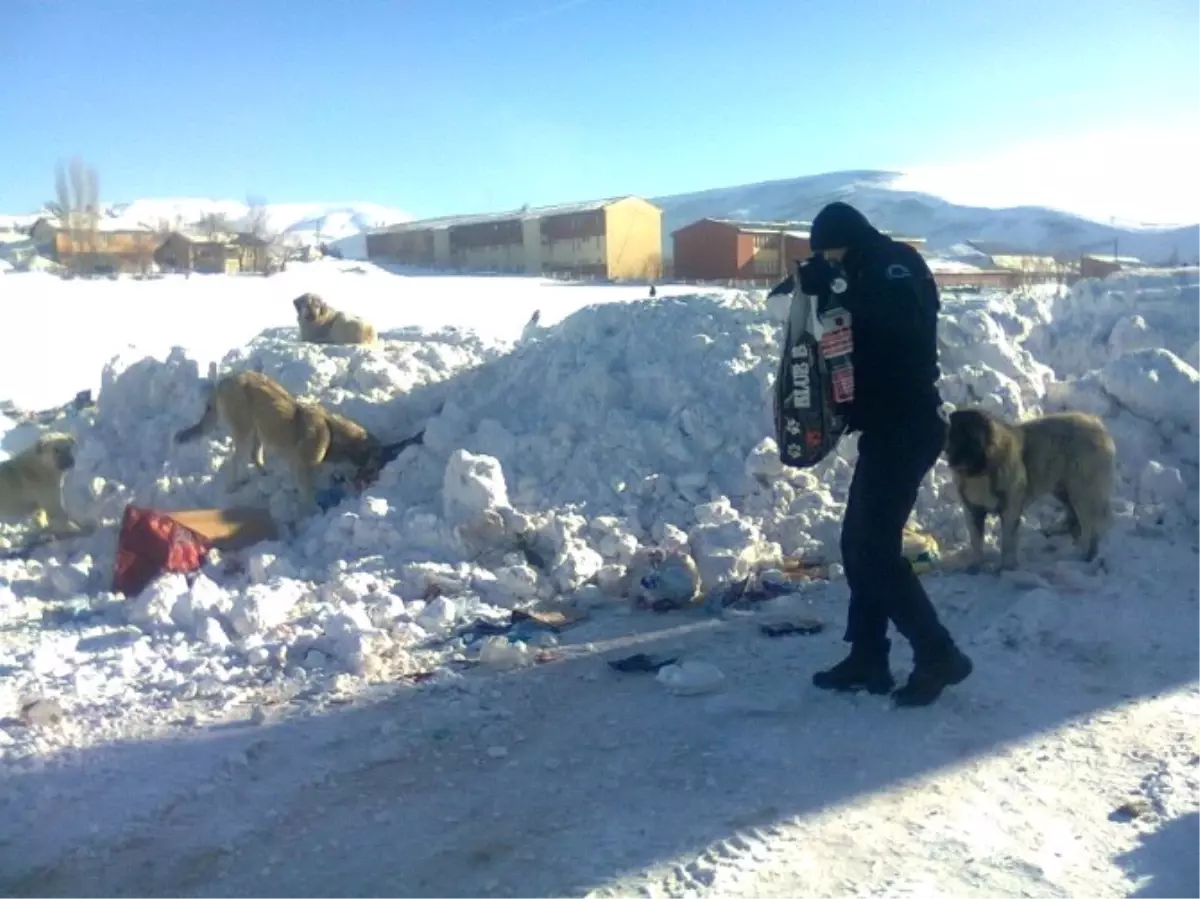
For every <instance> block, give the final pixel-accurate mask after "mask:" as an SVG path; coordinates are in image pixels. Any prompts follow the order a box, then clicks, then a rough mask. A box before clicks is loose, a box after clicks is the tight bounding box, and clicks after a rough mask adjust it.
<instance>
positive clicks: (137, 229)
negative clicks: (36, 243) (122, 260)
mask: <svg viewBox="0 0 1200 899" xmlns="http://www.w3.org/2000/svg"><path fill="white" fill-rule="evenodd" d="M42 222H45V223H46V225H47V226H48V227H50V228H51V229H53V230H55V231H65V230H69V229H67V228H64V227H63V223H62V220H61V219H59V218H58V216H53V215H47V216H43V217H42V218H39V219H38V220H37V221H35V222H34V223H33V225H31V226H30V231H32V230H33V228H36V227H37V226H38V225H39V224H41V223H42ZM81 230H82V228H81ZM96 230H97V231H99V232H104V233H105V234H147V233H150V231H151V229H150V228H147V227H146V226H144V225H131V224H130V223H129V222H127V221H123V220H121V219H113V218H105V217H103V216H101V217H99V218H97V219H96Z"/></svg>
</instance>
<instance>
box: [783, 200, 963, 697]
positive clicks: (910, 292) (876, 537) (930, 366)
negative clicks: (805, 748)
mask: <svg viewBox="0 0 1200 899" xmlns="http://www.w3.org/2000/svg"><path fill="white" fill-rule="evenodd" d="M811 243H812V250H813V253H814V255H813V257H812V258H811V259H809V260H808V261H807V262H806V263H805V264H804V265H803V266H801V268H800V280H801V289H802V290H803V291H804V292H805V293H807V294H810V295H812V296H821V295H825V294H828V293H829V291H830V285H831V282H832V281H833V279H834V278H836V277H837V276H838V275H840V274H842V273H844V277H845V280H846V289H845V291H844V292H843V293H841V294H840V295H839V296H838V299H839V301H840V305H842V306H844V307H845V308H846V310H847V311H848V312H849V313H850V315H851V329H852V333H853V337H854V351H853V355H852V359H853V363H854V400H853V403H852V405H851V407H850V410H849V413H848V415H847V421H848V426H847V430H848V431H858V432H860V434H859V438H858V462H857V464H856V465H855V468H854V478H853V480H852V482H851V484H850V495H849V498H848V499H847V501H846V514H845V518H844V519H843V522H842V540H841V549H842V564H843V567H844V568H845V571H846V581H847V583H848V584H849V587H850V609H849V613H848V616H847V624H846V635H845V640H846V642H848V643H849V644H850V654H849V656H848V657H847V658H846V659H844V660H843V661H841V662H839V663H838V664H837V665H834V666H833V667H832V668H830V669H828V670H827V671H820V672H817V673H816V674H814V675H813V683H814V684H815V685H816V686H818V687H820V688H822V689H826V690H846V691H849V690H861V689H864V688H865V689H866V690H868V691H869V692H871V693H877V694H885V693H889V692H891V693H892V698H893V700H894V701H895V703H896V704H897V705H902V706H918V705H928V704H929V703H931V702H933V701H934V700H936V699H937V698H938V697H939V696H940V695H941V693H942V691H943V690H944V689H945V688H946V687H948V686H951V685H953V684H958V683H961V682H962V681H964V680H966V678H967V677H968V676H969V675H970V674H971V669H972V664H971V660H970V659H969V658H967V656H966V655H964V654H963V653H962V652H961V651H960V650H959V649H958V647H957V646H956V645H955V643H954V640H953V639H952V638H951V636H950V634H949V632H947V630H946V628H945V627H943V626H942V624H941V622H940V621H939V620H938V616H937V612H936V611H935V610H934V608H933V604H932V603H931V602H930V601H929V597H928V596H927V595H926V593H925V589H924V587H922V585H921V581H920V579H919V578H918V577H917V575H916V573H915V572H914V571H913V569H912V565H910V564H909V562H908V560H907V559H906V558H905V556H904V552H903V539H904V538H903V532H904V525H905V523H906V522H907V520H908V516H909V515H910V514H911V512H912V509H913V506H914V504H915V503H916V500H917V491H918V490H919V489H920V486H921V481H922V480H924V478H925V475H926V474H928V473H929V470H930V469H931V468H932V467H933V465H934V463H935V462H936V461H937V458H938V455H939V454H940V453H941V451H942V447H943V445H944V443H945V439H946V430H947V424H946V420H945V418H944V417H943V413H942V411H941V406H942V400H941V396H940V394H939V393H938V389H937V380H938V376H939V370H938V349H937V314H938V308H939V301H938V291H937V285H936V283H935V282H934V280H933V275H932V274H931V273H930V271H929V267H928V266H927V265H926V264H925V260H924V259H922V258H921V255H920V253H918V252H917V251H916V250H914V249H913V248H912V247H910V246H908V245H907V244H902V243H898V242H896V241H893V240H892V239H891V238H889V237H887V236H885V235H884V234H881V233H880V232H879V231H878V230H876V229H875V228H874V226H872V225H871V223H870V222H868V221H867V219H866V218H865V217H864V216H863V215H862V213H860V212H859V211H858V210H856V209H854V208H853V207H851V206H848V205H847V204H845V203H831V204H829V205H828V206H826V207H825V208H824V209H822V210H821V211H820V212H819V213H818V214H817V216H816V218H815V219H814V220H813V225H812V235H811ZM838 265H840V269H841V271H839V270H838V268H837V266H838ZM781 288H783V289H786V285H785V284H781V285H779V287H777V288H776V291H779V290H780V289H781ZM776 291H773V292H776ZM889 619H890V620H891V621H892V622H894V623H895V625H896V629H897V630H898V631H899V632H900V633H901V634H902V635H903V636H904V637H905V638H906V639H907V640H908V641H909V642H910V643H911V644H912V647H913V671H912V674H911V675H910V677H909V679H908V682H907V683H906V684H905V685H904V686H903V687H901V688H899V689H898V690H895V692H892V691H893V688H894V687H895V680H894V679H893V678H892V673H891V668H890V665H889V663H888V653H889V650H890V648H891V644H890V642H889V640H888V637H887V631H888V621H889Z"/></svg>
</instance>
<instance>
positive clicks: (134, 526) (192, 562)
mask: <svg viewBox="0 0 1200 899" xmlns="http://www.w3.org/2000/svg"><path fill="white" fill-rule="evenodd" d="M210 547H211V544H210V543H209V542H208V540H207V539H205V538H204V537H203V536H202V535H200V534H197V533H196V532H195V531H193V530H192V529H191V528H188V527H184V526H183V525H181V524H180V523H179V522H178V521H176V520H175V519H173V518H172V517H171V516H170V515H167V514H166V513H163V512H155V511H154V510H153V509H142V508H139V507H137V506H132V505H131V506H126V507H125V517H124V518H123V519H122V521H121V536H120V539H119V540H118V542H117V559H116V563H115V565H114V566H113V591H114V592H116V593H124V594H125V595H126V596H136V595H137V594H139V593H141V592H142V590H144V589H145V588H146V585H147V584H149V583H150V582H151V581H152V580H154V579H155V578H156V577H158V576H159V575H160V574H166V573H169V572H178V573H180V574H187V573H188V572H191V571H196V570H197V569H198V568H199V567H200V566H201V565H203V564H204V559H205V557H206V556H207V555H208V550H209V549H210Z"/></svg>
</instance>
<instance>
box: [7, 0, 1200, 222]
mask: <svg viewBox="0 0 1200 899" xmlns="http://www.w3.org/2000/svg"><path fill="white" fill-rule="evenodd" d="M1198 34H1200V22H1198V14H1197V4H1196V2H1195V0H1140V2H1138V3H1131V2H1129V0H1090V2H1088V3H1086V4H1081V3H1079V2H1078V0H995V2H987V3H985V2H972V0H955V2H943V0H920V2H916V0H912V2H896V0H839V2H836V3H835V2H830V0H792V2H789V3H779V2H778V0H771V2H768V0H738V2H733V0H341V2H338V3H327V2H315V0H207V2H204V3H199V2H189V0H161V2H154V0H6V2H5V3H4V11H3V20H2V23H0V63H2V67H3V70H4V78H3V81H2V82H0V129H3V132H4V134H5V138H4V139H3V140H0V173H2V177H0V210H3V211H6V212H20V211H28V210H31V209H33V208H36V207H37V206H38V205H40V203H41V202H42V201H44V200H47V199H49V198H50V196H51V195H52V192H53V190H52V188H53V168H54V163H55V161H56V160H58V159H60V158H65V157H68V156H70V155H71V154H75V153H78V154H80V155H82V156H83V157H84V158H85V159H86V160H87V161H88V162H90V163H91V164H93V165H94V166H95V167H96V168H97V170H98V171H99V173H100V180H101V198H102V200H104V201H108V202H111V201H118V200H131V199H136V198H139V197H170V196H176V197H179V196H199V197H219V198H232V199H241V198H243V197H245V196H246V194H247V193H255V194H259V195H262V196H264V197H266V198H267V199H268V201H270V202H277V203H282V202H301V201H321V202H324V201H372V202H377V203H381V204H385V205H389V206H395V207H398V208H400V209H404V210H406V211H408V212H410V213H412V214H414V215H418V216H425V215H436V214H442V213H454V212H464V211H484V210H491V209H501V208H511V207H514V206H519V205H520V204H522V203H525V202H529V203H533V204H539V203H549V202H556V201H565V200H571V199H586V198H591V197H600V196H608V195H614V194H625V193H636V194H642V195H646V196H654V195H662V194H668V193H676V192H682V191H690V190H698V189H703V188H706V187H719V186H726V185H732V184H741V183H747V182H753V181H762V180H767V179H772V178H785V177H791V176H796V175H802V174H811V173H817V172H823V171H833V170H839V169H851V168H900V169H910V168H916V167H925V168H926V169H929V168H930V167H933V168H934V169H936V167H938V166H947V165H949V166H953V165H962V164H966V163H970V162H971V161H972V160H976V159H982V158H1003V156H1004V153H1006V152H1008V149H1009V148H1011V147H1018V146H1022V145H1023V146H1025V150H1024V154H1025V155H1024V156H1021V155H1019V154H1018V156H1017V157H1014V158H1019V159H1027V158H1029V153H1030V150H1029V147H1030V146H1034V147H1038V146H1045V147H1051V146H1057V145H1059V144H1056V142H1062V141H1067V142H1070V141H1075V142H1076V144H1077V143H1078V141H1079V140H1081V139H1086V140H1091V138H1087V137H1086V136H1088V135H1102V134H1112V135H1116V136H1120V135H1125V136H1126V137H1127V138H1128V136H1129V135H1131V134H1132V135H1138V134H1152V133H1156V130H1157V131H1164V132H1165V131H1169V130H1170V129H1173V128H1177V127H1179V126H1180V123H1181V122H1182V123H1183V125H1184V126H1186V127H1187V128H1189V129H1193V130H1195V129H1196V127H1197V123H1198V119H1200V79H1198V74H1197V73H1198V70H1200V56H1198V50H1197V41H1198ZM1030 141H1033V142H1034V143H1033V144H1029V142H1030ZM1093 143H1097V144H1104V145H1107V144H1108V143H1109V142H1108V141H1106V140H1104V139H1098V140H1095V141H1093ZM1156 143H1157V144H1159V145H1161V144H1164V143H1166V144H1170V145H1172V146H1176V145H1177V144H1178V141H1176V140H1174V139H1171V140H1166V141H1163V140H1148V141H1145V142H1143V143H1141V144H1139V143H1137V142H1135V143H1133V144H1132V145H1130V146H1129V147H1126V148H1124V149H1122V150H1121V154H1125V153H1135V154H1136V153H1142V154H1144V156H1145V158H1143V157H1139V158H1138V159H1136V160H1128V163H1127V165H1126V166H1125V168H1128V169H1130V170H1132V169H1135V168H1137V167H1138V166H1140V167H1141V168H1142V169H1147V168H1148V169H1157V170H1162V169H1163V168H1164V167H1165V166H1167V165H1168V164H1170V165H1175V164H1179V159H1175V158H1172V160H1171V161H1170V163H1168V161H1167V160H1164V159H1158V158H1157V157H1156V156H1155V154H1156V153H1159V152H1161V146H1159V147H1157V148H1156V147H1155V146H1154V145H1155V144H1156ZM1064 145H1065V144H1064ZM1037 152H1041V151H1037ZM997 154H999V155H997ZM1121 154H1118V155H1121ZM1035 155H1036V154H1035ZM1176 155H1177V156H1178V155H1179V154H1176ZM1117 162H1118V163H1119V162H1120V160H1119V159H1118V160H1117ZM1114 167H1118V168H1119V167H1120V166H1119V165H1116V164H1114ZM1188 168H1189V170H1190V168H1191V167H1190V166H1189V167H1188ZM968 180H972V182H973V183H974V182H977V181H978V180H979V179H968ZM985 180H986V179H985ZM1189 189H1190V188H1189ZM1154 191H1155V189H1154V188H1151V187H1150V186H1148V185H1147V186H1145V187H1144V188H1138V187H1133V188H1129V189H1128V190H1127V191H1126V193H1129V194H1131V195H1132V196H1133V202H1136V201H1137V197H1138V196H1139V195H1142V194H1148V193H1151V192H1154ZM1084 192H1085V191H1084ZM1158 192H1159V193H1161V192H1162V191H1161V190H1158ZM1168 192H1169V191H1168ZM1000 199H1001V200H1003V199H1004V197H1003V196H1001V197H1000ZM1092 199H1093V200H1096V198H1095V197H1093V198H1092ZM1127 199H1128V198H1127ZM1018 201H1024V198H1022V199H1021V200H1018ZM1046 202H1053V200H1052V199H1051V198H1047V200H1046ZM1097 202H1100V203H1101V206H1102V205H1103V202H1104V201H1103V198H1101V199H1100V200H1097ZM1114 203H1115V201H1114V202H1110V205H1114ZM1115 205H1119V203H1117V204H1115ZM1160 205H1162V206H1163V208H1164V209H1165V208H1166V206H1165V205H1164V204H1160ZM1176 205H1178V202H1177V201H1176ZM1198 211H1200V210H1198ZM1111 214H1113V215H1117V214H1121V213H1120V212H1118V211H1117V210H1115V209H1114V210H1113V211H1112V213H1111ZM1190 220H1191V221H1195V220H1196V218H1195V216H1193V217H1191V218H1190Z"/></svg>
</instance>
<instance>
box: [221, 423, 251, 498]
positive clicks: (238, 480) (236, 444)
mask: <svg viewBox="0 0 1200 899" xmlns="http://www.w3.org/2000/svg"><path fill="white" fill-rule="evenodd" d="M251 439H253V438H251V437H249V436H246V435H240V434H234V436H233V455H231V456H230V457H229V458H228V459H227V460H226V462H225V491H226V492H227V493H233V492H234V491H235V490H237V489H238V487H240V486H241V485H242V477H241V469H242V468H243V467H245V464H246V461H247V459H246V455H247V450H248V449H249V442H250V440H251Z"/></svg>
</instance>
